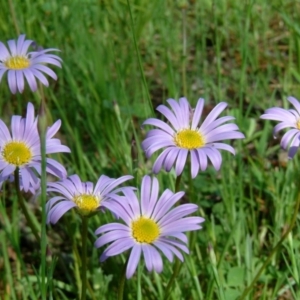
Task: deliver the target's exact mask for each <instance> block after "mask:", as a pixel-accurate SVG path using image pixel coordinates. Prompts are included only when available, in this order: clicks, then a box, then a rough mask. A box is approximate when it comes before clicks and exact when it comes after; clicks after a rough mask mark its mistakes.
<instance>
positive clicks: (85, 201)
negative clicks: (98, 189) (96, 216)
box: [73, 194, 100, 216]
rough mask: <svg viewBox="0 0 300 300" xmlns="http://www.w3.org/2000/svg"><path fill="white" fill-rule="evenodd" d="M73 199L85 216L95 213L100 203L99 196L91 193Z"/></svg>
mask: <svg viewBox="0 0 300 300" xmlns="http://www.w3.org/2000/svg"><path fill="white" fill-rule="evenodd" d="M73 201H74V202H75V203H76V205H77V207H78V209H79V211H80V213H81V214H82V215H83V216H87V215H89V214H91V213H93V212H94V211H95V210H96V209H97V208H98V207H99V204H100V199H99V198H98V197H97V196H95V195H90V194H81V195H77V196H74V198H73Z"/></svg>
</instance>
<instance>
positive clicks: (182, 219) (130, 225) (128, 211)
mask: <svg viewBox="0 0 300 300" xmlns="http://www.w3.org/2000/svg"><path fill="white" fill-rule="evenodd" d="M122 192H123V193H124V195H125V197H121V196H118V195H113V196H112V197H111V198H112V199H114V201H110V202H109V203H107V205H106V207H107V208H108V209H110V210H111V211H112V212H113V213H115V214H116V215H118V216H119V217H120V218H121V219H123V221H124V222H125V224H120V223H111V224H106V225H103V226H101V227H99V228H98V229H97V230H96V232H95V233H96V234H97V235H99V234H101V236H100V237H99V238H98V239H97V240H96V242H95V247H97V248H99V247H102V246H103V245H105V244H108V243H110V242H112V244H111V245H110V246H109V247H108V248H106V250H105V251H104V252H103V254H102V255H101V257H100V261H104V260H106V259H107V258H108V257H109V256H115V255H118V254H120V253H122V252H124V251H126V250H128V249H130V248H132V250H131V253H130V257H129V260H128V264H127V270H126V277H127V278H130V277H131V276H132V275H133V274H134V272H135V270H136V267H137V264H138V262H139V260H140V256H141V253H143V256H144V259H145V263H146V267H147V269H148V271H152V270H153V269H154V270H155V271H156V272H161V271H162V269H163V261H162V258H161V254H160V252H159V251H158V250H160V251H161V252H162V253H163V254H164V255H165V256H166V257H167V259H168V260H169V261H171V262H172V261H173V257H174V255H175V256H177V257H178V258H179V259H180V260H181V261H183V256H182V254H181V252H180V251H179V250H182V251H183V252H185V253H189V250H188V248H187V237H186V235H185V234H184V233H183V232H185V231H191V230H198V229H201V226H200V225H199V224H201V223H202V222H204V219H203V218H201V217H186V216H187V215H188V214H191V213H193V212H195V211H196V210H197V208H198V206H197V205H195V204H183V205H179V206H177V207H176V208H173V209H171V208H172V206H173V205H174V204H175V203H176V202H178V201H179V200H180V199H181V198H182V196H183V195H184V192H178V193H176V194H174V193H173V192H171V191H170V190H169V189H167V190H165V191H164V192H163V194H162V195H161V196H160V198H159V199H158V192H159V185H158V180H157V179H156V178H155V177H154V178H153V179H152V180H151V177H150V176H144V178H143V181H142V186H141V200H140V201H139V200H138V199H137V197H136V195H135V193H134V192H133V191H132V190H131V189H129V188H124V189H123V191H122Z"/></svg>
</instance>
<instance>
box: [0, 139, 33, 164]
mask: <svg viewBox="0 0 300 300" xmlns="http://www.w3.org/2000/svg"><path fill="white" fill-rule="evenodd" d="M1 154H2V157H3V159H4V160H5V161H6V162H7V163H9V164H11V165H15V166H18V167H19V166H22V165H25V164H27V163H29V162H30V160H31V159H32V153H31V150H30V148H29V147H28V146H27V145H26V144H25V143H23V142H9V143H7V144H6V145H5V146H4V147H3V149H2V151H1Z"/></svg>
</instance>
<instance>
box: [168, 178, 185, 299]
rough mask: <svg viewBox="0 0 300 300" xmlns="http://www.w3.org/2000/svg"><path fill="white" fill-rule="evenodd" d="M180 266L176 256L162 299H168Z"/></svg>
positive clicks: (176, 185) (177, 185) (177, 180)
mask: <svg viewBox="0 0 300 300" xmlns="http://www.w3.org/2000/svg"><path fill="white" fill-rule="evenodd" d="M181 176H182V173H181V174H180V175H179V176H178V177H177V178H176V182H175V193H177V192H179V189H180V181H181ZM181 267H182V263H181V261H180V260H179V259H178V258H175V264H174V267H173V274H172V276H171V278H170V280H169V282H168V285H167V287H166V290H165V297H164V299H168V298H169V296H170V295H171V293H169V291H170V288H171V287H172V286H173V283H174V281H175V279H176V277H177V276H178V274H179V272H180V270H181Z"/></svg>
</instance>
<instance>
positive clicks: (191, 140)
mask: <svg viewBox="0 0 300 300" xmlns="http://www.w3.org/2000/svg"><path fill="white" fill-rule="evenodd" d="M174 141H175V144H176V145H177V146H178V147H180V148H185V149H189V150H192V149H197V148H201V147H203V146H204V145H205V138H204V136H203V135H202V134H201V133H200V132H199V131H196V130H192V129H183V130H181V131H179V132H177V133H176V135H175V138H174Z"/></svg>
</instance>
